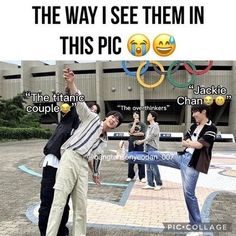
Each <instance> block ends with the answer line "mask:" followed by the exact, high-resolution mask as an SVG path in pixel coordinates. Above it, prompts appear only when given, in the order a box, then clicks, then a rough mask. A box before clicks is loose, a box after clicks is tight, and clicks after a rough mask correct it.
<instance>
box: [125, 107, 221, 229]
mask: <svg viewBox="0 0 236 236" xmlns="http://www.w3.org/2000/svg"><path fill="white" fill-rule="evenodd" d="M192 115H193V117H194V119H195V121H196V123H194V124H193V125H192V126H191V127H190V129H189V130H188V132H187V133H186V136H185V138H184V140H183V142H182V145H183V147H185V150H184V151H183V152H181V153H178V154H176V153H173V154H170V153H161V152H159V151H156V152H149V153H148V154H149V155H148V156H147V155H145V153H143V154H142V155H140V156H137V155H135V152H133V153H129V154H128V160H129V161H130V162H131V163H147V164H158V165H163V166H169V167H172V168H177V169H180V172H181V177H182V184H183V190H184V197H185V202H186V205H187V208H188V212H189V221H190V224H192V225H193V224H199V223H201V215H200V211H199V206H198V201H197V198H196V196H195V188H196V184H197V180H198V176H199V172H202V173H207V172H208V169H209V166H210V160H211V156H212V148H213V144H214V141H215V137H216V133H217V128H216V127H215V125H214V124H213V123H212V121H211V120H209V118H208V117H209V107H208V106H206V105H196V106H193V107H192ZM136 154H137V153H136Z"/></svg>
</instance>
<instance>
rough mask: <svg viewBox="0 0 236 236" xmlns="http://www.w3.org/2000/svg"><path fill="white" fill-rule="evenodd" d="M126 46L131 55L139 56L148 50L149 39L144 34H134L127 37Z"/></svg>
mask: <svg viewBox="0 0 236 236" xmlns="http://www.w3.org/2000/svg"><path fill="white" fill-rule="evenodd" d="M127 48H128V50H129V52H130V53H131V54H132V55H134V56H137V57H141V56H143V55H145V54H146V53H147V52H148V51H149V49H150V41H149V39H148V38H147V37H146V36H145V35H144V34H134V35H132V36H131V37H130V38H129V40H128V43H127Z"/></svg>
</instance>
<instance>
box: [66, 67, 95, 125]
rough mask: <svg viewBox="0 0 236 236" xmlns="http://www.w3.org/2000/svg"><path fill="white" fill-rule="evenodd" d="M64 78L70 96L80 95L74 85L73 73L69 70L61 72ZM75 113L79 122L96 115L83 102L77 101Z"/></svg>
mask: <svg viewBox="0 0 236 236" xmlns="http://www.w3.org/2000/svg"><path fill="white" fill-rule="evenodd" d="M63 72H64V74H63V76H64V78H65V81H66V85H67V87H68V88H69V90H70V95H76V94H78V95H81V92H80V91H79V90H78V89H77V87H76V85H75V75H74V72H73V71H72V70H71V69H70V68H66V69H64V70H63ZM76 109H77V113H78V114H79V116H80V120H81V121H84V120H87V119H88V118H89V117H90V118H91V117H95V116H96V114H95V113H93V112H91V111H90V109H89V108H88V106H87V105H86V103H85V101H79V102H77V105H76Z"/></svg>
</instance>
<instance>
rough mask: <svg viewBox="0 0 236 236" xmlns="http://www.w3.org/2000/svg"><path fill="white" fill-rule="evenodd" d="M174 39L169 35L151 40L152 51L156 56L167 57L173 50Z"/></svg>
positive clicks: (160, 35) (161, 35) (162, 35)
mask: <svg viewBox="0 0 236 236" xmlns="http://www.w3.org/2000/svg"><path fill="white" fill-rule="evenodd" d="M175 47H176V45H175V38H174V37H173V36H172V35H169V34H159V35H157V36H156V38H155V39H154V40H153V49H154V51H155V52H156V54H157V55H159V56H161V57H167V56H169V55H171V54H172V53H173V52H174V50H175Z"/></svg>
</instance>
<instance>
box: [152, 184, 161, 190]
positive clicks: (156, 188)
mask: <svg viewBox="0 0 236 236" xmlns="http://www.w3.org/2000/svg"><path fill="white" fill-rule="evenodd" d="M161 188H162V186H161V185H157V186H156V187H155V188H154V190H156V191H158V190H161Z"/></svg>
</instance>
